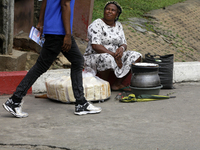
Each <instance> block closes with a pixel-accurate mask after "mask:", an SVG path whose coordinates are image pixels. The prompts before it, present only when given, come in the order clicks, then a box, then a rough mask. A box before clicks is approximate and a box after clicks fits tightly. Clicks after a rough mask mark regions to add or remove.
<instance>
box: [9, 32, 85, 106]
mask: <svg viewBox="0 0 200 150" xmlns="http://www.w3.org/2000/svg"><path fill="white" fill-rule="evenodd" d="M63 39H64V36H62V35H45V43H44V45H43V48H42V51H41V53H40V56H39V57H38V60H37V62H36V64H35V65H34V66H33V67H32V68H31V69H30V70H29V72H28V73H27V75H26V76H25V77H24V79H23V80H22V81H21V82H20V84H19V85H18V87H17V88H16V91H15V92H14V94H13V96H12V97H11V98H12V99H13V101H14V102H16V103H19V102H21V100H22V98H23V97H24V96H25V95H26V93H27V91H28V89H29V88H30V87H31V86H32V85H33V83H34V82H35V81H36V80H37V78H38V77H40V75H42V74H43V73H44V72H46V71H47V70H48V69H49V67H50V66H51V64H52V63H53V61H54V60H55V59H56V57H57V56H58V54H59V53H60V52H62V53H63V55H64V56H65V57H66V58H67V59H68V60H69V61H70V62H71V80H72V88H73V92H74V97H75V99H76V104H83V103H85V102H86V100H85V97H84V93H83V85H82V69H83V63H84V59H83V56H82V54H81V52H80V51H79V48H78V46H77V44H76V42H75V40H74V38H73V36H72V37H71V39H72V46H71V49H70V50H69V51H68V52H63V51H62V50H61V47H62V45H63Z"/></svg>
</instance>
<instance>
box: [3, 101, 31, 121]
mask: <svg viewBox="0 0 200 150" xmlns="http://www.w3.org/2000/svg"><path fill="white" fill-rule="evenodd" d="M22 104H23V103H14V102H13V100H12V99H8V100H7V101H6V102H5V103H3V107H4V109H5V110H6V111H8V112H10V113H11V114H12V115H14V116H15V117H17V118H24V117H28V114H27V113H25V112H22Z"/></svg>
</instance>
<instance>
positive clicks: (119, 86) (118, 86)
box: [112, 84, 131, 92]
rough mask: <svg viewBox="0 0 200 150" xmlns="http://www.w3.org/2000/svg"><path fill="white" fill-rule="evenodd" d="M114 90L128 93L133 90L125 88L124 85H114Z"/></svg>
mask: <svg viewBox="0 0 200 150" xmlns="http://www.w3.org/2000/svg"><path fill="white" fill-rule="evenodd" d="M112 90H113V91H127V92H129V91H131V89H130V88H129V87H128V86H124V85H122V84H120V85H113V86H112Z"/></svg>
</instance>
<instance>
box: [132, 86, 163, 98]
mask: <svg viewBox="0 0 200 150" xmlns="http://www.w3.org/2000/svg"><path fill="white" fill-rule="evenodd" d="M162 87H163V86H162V85H159V86H156V87H150V88H139V87H133V86H130V88H131V92H132V93H133V94H135V96H138V95H141V94H149V95H159V93H160V89H161V88H162Z"/></svg>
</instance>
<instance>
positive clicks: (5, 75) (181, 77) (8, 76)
mask: <svg viewBox="0 0 200 150" xmlns="http://www.w3.org/2000/svg"><path fill="white" fill-rule="evenodd" d="M26 73H27V71H13V72H0V81H1V82H0V95H3V94H12V93H13V92H14V91H15V89H16V87H17V85H18V84H19V83H20V81H21V80H22V79H23V77H24V76H25V75H26ZM65 75H70V69H57V70H48V71H47V72H45V73H44V74H43V75H41V76H40V77H39V78H38V79H37V81H36V82H35V83H34V84H33V86H32V88H30V89H29V90H28V94H31V93H33V94H36V93H45V92H46V86H45V81H46V79H47V78H49V77H52V78H58V77H61V76H65ZM197 81H200V62H199V61H195V62H174V69H173V83H178V82H197Z"/></svg>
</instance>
